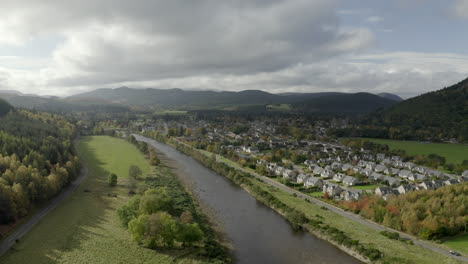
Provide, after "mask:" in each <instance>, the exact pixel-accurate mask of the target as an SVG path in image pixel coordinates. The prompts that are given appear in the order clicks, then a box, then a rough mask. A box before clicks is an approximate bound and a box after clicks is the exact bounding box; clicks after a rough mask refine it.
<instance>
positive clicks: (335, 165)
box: [331, 162, 343, 170]
mask: <svg viewBox="0 0 468 264" xmlns="http://www.w3.org/2000/svg"><path fill="white" fill-rule="evenodd" d="M341 167H343V164H341V163H339V162H333V163H332V164H331V168H332V170H341Z"/></svg>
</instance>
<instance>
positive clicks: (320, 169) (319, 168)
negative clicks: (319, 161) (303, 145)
mask: <svg viewBox="0 0 468 264" xmlns="http://www.w3.org/2000/svg"><path fill="white" fill-rule="evenodd" d="M322 171H323V168H322V167H319V166H317V167H315V169H314V170H313V171H312V173H313V174H314V175H320V174H321V173H322Z"/></svg>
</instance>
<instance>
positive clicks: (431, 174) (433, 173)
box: [426, 170, 444, 178]
mask: <svg viewBox="0 0 468 264" xmlns="http://www.w3.org/2000/svg"><path fill="white" fill-rule="evenodd" d="M426 175H427V176H429V177H436V178H442V177H443V176H444V173H443V172H441V171H438V170H427V172H426Z"/></svg>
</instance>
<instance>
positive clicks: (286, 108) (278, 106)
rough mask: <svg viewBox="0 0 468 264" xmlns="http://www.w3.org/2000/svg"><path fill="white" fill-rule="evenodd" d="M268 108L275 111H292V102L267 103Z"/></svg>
mask: <svg viewBox="0 0 468 264" xmlns="http://www.w3.org/2000/svg"><path fill="white" fill-rule="evenodd" d="M267 109H269V110H275V111H291V105H290V104H271V105H267Z"/></svg>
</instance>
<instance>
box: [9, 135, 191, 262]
mask: <svg viewBox="0 0 468 264" xmlns="http://www.w3.org/2000/svg"><path fill="white" fill-rule="evenodd" d="M78 150H79V152H80V154H81V155H80V156H81V157H82V160H83V161H84V162H85V163H86V164H87V166H88V168H89V175H88V177H87V178H86V179H85V181H84V182H83V183H82V185H81V186H80V187H79V189H78V190H77V191H76V192H75V193H74V194H73V195H72V196H71V197H70V198H68V199H66V200H65V201H64V202H63V203H62V204H61V205H59V206H58V207H57V208H56V209H55V210H54V211H52V212H51V213H50V214H49V215H48V216H47V217H46V218H44V219H43V220H42V221H41V222H40V223H39V224H38V225H37V226H36V227H35V228H33V230H32V231H31V232H30V233H28V234H27V235H26V236H25V237H24V238H23V239H22V240H21V241H20V242H19V243H18V244H17V245H16V246H15V247H14V248H13V249H12V250H10V251H9V252H8V253H7V254H6V255H5V256H4V257H2V258H1V259H0V263H2V264H22V263H24V264H49V263H54V264H57V263H93V264H94V263H102V264H104V263H200V261H198V260H196V259H195V258H192V257H190V252H186V251H167V252H158V251H154V250H150V249H145V248H142V247H140V246H139V245H137V244H136V243H135V242H133V241H132V240H131V238H130V234H129V233H128V232H127V230H125V229H124V228H123V227H122V226H121V224H120V222H119V220H118V217H117V214H116V209H117V208H119V207H120V206H122V205H123V204H124V203H125V202H126V201H127V200H128V199H129V196H128V188H127V186H126V184H127V179H126V175H127V171H128V167H129V166H130V165H133V164H135V165H138V166H140V167H141V168H142V170H143V171H144V172H145V173H148V172H149V170H150V166H149V165H148V163H147V162H146V161H145V159H144V156H143V155H142V154H141V153H140V152H139V151H138V149H137V148H136V147H135V146H133V145H131V144H130V143H127V142H125V141H123V140H119V139H115V138H111V137H106V136H95V137H87V138H84V139H83V140H82V141H80V143H79V145H78ZM109 173H116V174H117V175H118V176H119V182H118V186H117V187H109V186H108V184H107V176H108V174H109ZM85 190H86V192H85ZM109 194H115V195H116V196H117V197H112V196H113V195H109Z"/></svg>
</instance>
